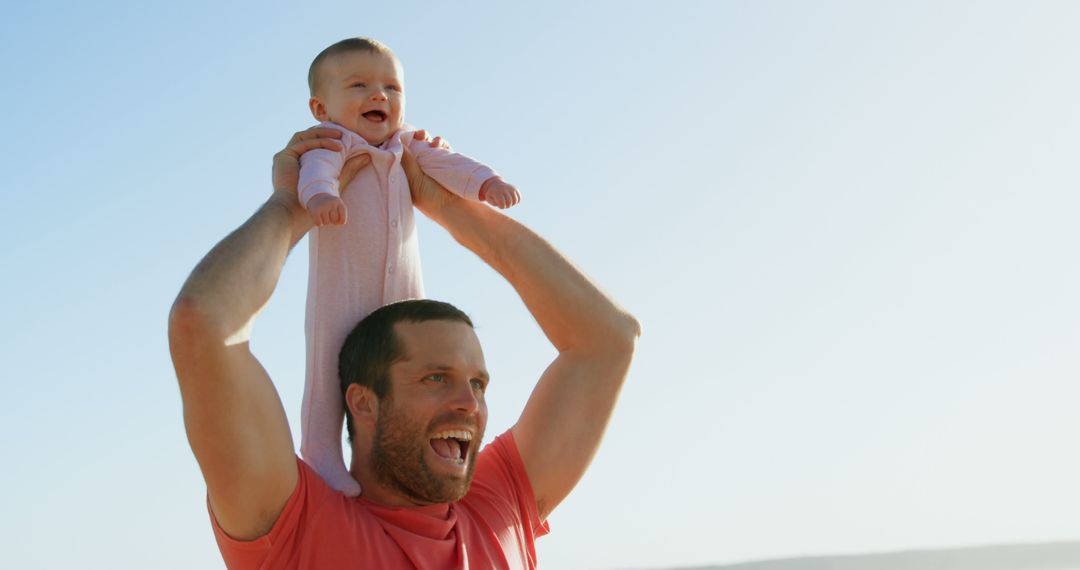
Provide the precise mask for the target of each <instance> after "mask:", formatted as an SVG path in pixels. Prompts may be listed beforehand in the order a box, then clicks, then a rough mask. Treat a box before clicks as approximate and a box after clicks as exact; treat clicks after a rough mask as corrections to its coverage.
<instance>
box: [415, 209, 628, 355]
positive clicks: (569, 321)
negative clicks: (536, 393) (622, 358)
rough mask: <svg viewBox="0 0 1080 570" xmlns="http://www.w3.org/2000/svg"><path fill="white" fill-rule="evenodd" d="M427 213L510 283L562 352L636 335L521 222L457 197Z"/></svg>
mask: <svg viewBox="0 0 1080 570" xmlns="http://www.w3.org/2000/svg"><path fill="white" fill-rule="evenodd" d="M429 215H431V217H432V219H434V220H435V221H436V222H437V223H439V224H440V225H442V226H443V227H444V228H446V230H447V231H449V232H450V234H451V235H452V236H453V237H454V239H456V240H457V241H458V242H459V243H460V244H462V245H463V246H465V247H466V248H468V249H469V250H471V251H473V252H474V253H476V254H477V255H478V256H480V258H481V259H483V260H484V261H485V262H486V263H487V264H488V265H490V266H491V267H492V268H493V269H495V270H496V271H498V272H499V273H500V274H501V275H502V276H503V277H504V278H506V280H507V281H509V282H510V284H511V285H512V286H513V287H514V289H515V290H516V291H517V292H518V295H520V296H521V299H522V300H523V301H524V302H525V305H526V306H527V307H528V308H529V311H530V312H531V313H532V314H533V316H534V317H535V318H536V320H537V322H538V323H539V324H540V327H541V328H542V329H543V330H544V333H545V334H546V335H547V336H548V339H549V340H550V341H551V343H552V344H554V345H555V347H556V348H557V349H558V350H559V351H560V352H564V351H567V350H571V349H577V348H590V349H604V348H606V347H608V346H611V345H616V346H619V347H623V346H626V344H627V343H628V342H633V339H634V338H636V337H637V336H638V334H639V327H638V324H637V321H636V320H634V318H633V317H631V316H630V315H629V314H628V313H626V312H625V311H624V310H623V309H622V308H620V307H619V306H618V305H616V304H615V302H614V301H612V300H611V299H610V298H609V297H608V296H607V295H605V294H604V293H603V292H602V291H601V290H600V289H599V288H598V287H597V286H596V285H595V284H594V283H592V281H590V280H589V278H588V277H586V276H585V275H584V274H583V273H582V272H581V271H580V270H578V269H577V268H576V267H574V265H573V264H572V263H570V261H569V260H567V259H566V258H565V257H564V256H563V255H562V254H560V253H559V252H558V251H557V250H556V249H555V248H554V247H552V246H551V244H549V243H548V242H547V241H545V240H544V239H543V238H541V237H540V236H539V235H537V234H536V233H534V232H533V231H532V230H530V229H529V228H527V227H525V226H524V225H522V224H520V223H519V222H517V221H515V220H513V219H511V218H509V217H507V216H505V215H503V214H502V213H500V212H498V211H496V210H494V209H492V208H489V207H488V206H486V205H484V204H481V203H476V202H469V201H466V200H463V199H460V198H454V199H449V198H448V199H447V200H446V201H445V203H444V204H443V205H442V207H440V208H439V209H438V211H436V212H431V213H429Z"/></svg>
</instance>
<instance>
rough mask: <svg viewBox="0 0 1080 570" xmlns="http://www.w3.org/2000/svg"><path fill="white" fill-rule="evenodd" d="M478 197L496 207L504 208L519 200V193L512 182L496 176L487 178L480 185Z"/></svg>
mask: <svg viewBox="0 0 1080 570" xmlns="http://www.w3.org/2000/svg"><path fill="white" fill-rule="evenodd" d="M480 199H481V200H483V201H484V202H487V203H488V204H491V205H492V206H495V207H496V208H500V209H503V210H505V209H506V208H509V207H511V206H514V205H517V203H518V202H520V201H521V193H519V192H518V189H517V188H515V187H514V185H513V184H509V183H507V182H506V181H505V180H503V179H502V178H500V177H498V176H494V177H492V178H488V179H487V180H485V181H484V184H483V185H481V186H480Z"/></svg>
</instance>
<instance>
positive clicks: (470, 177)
mask: <svg viewBox="0 0 1080 570" xmlns="http://www.w3.org/2000/svg"><path fill="white" fill-rule="evenodd" d="M409 143H410V144H409V150H411V151H412V152H413V155H414V156H416V160H417V162H418V163H419V164H420V168H421V169H423V171H424V173H425V174H427V175H428V176H430V177H432V178H434V179H435V180H436V181H437V182H438V183H439V184H442V185H443V186H445V187H446V188H447V189H448V190H450V191H451V192H453V193H455V194H457V195H459V196H461V197H463V198H467V199H469V200H475V201H478V202H487V203H488V204H491V205H492V206H496V207H499V208H509V207H511V206H513V205H515V204H517V203H518V202H520V201H521V195H520V193H518V190H517V188H515V187H514V186H513V185H511V184H509V183H507V182H506V181H504V180H503V179H502V178H501V177H500V176H499V175H498V174H497V173H496V172H495V171H494V170H492V169H491V168H490V167H488V166H485V165H483V164H481V163H479V162H477V161H475V160H473V159H471V158H469V157H467V156H465V155H463V154H458V153H456V152H453V151H451V150H449V149H446V148H442V147H432V146H431V145H429V144H427V143H425V142H423V141H417V140H411V141H409Z"/></svg>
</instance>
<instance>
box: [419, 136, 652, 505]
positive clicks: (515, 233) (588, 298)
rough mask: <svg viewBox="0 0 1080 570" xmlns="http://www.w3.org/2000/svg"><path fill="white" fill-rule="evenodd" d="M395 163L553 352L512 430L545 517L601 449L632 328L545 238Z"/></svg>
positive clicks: (424, 207)
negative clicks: (496, 277) (516, 300)
mask: <svg viewBox="0 0 1080 570" xmlns="http://www.w3.org/2000/svg"><path fill="white" fill-rule="evenodd" d="M403 164H404V166H405V168H406V172H407V174H408V176H409V186H410V189H411V191H412V193H413V201H414V203H415V204H416V206H417V207H418V208H419V209H420V210H421V211H423V212H424V213H425V214H426V215H427V216H428V217H430V218H431V219H433V220H434V221H435V222H437V223H438V224H440V225H441V226H443V227H444V228H446V230H447V231H449V232H450V234H451V235H452V236H453V237H454V239H456V240H457V241H458V242H459V243H461V244H462V245H464V246H465V247H466V248H468V249H470V250H472V251H473V252H474V253H476V254H477V255H478V256H480V258H481V259H483V260H484V261H485V262H486V263H487V264H488V265H490V266H491V267H492V268H493V269H495V270H496V271H498V272H499V273H500V274H501V275H502V276H503V277H505V278H506V280H507V281H509V282H510V284H511V285H512V286H513V287H514V289H515V290H517V292H518V295H520V296H521V299H522V300H523V301H524V302H525V305H526V307H528V309H529V311H530V312H531V313H532V315H533V317H535V318H536V320H537V322H538V323H539V324H540V327H541V328H542V329H543V331H544V334H546V335H547V337H548V340H550V341H551V343H552V344H553V345H555V348H556V349H557V350H558V351H559V355H558V357H557V358H556V359H555V360H554V362H552V363H551V365H550V366H549V367H548V369H547V370H546V371H545V372H544V374H543V375H542V376H541V378H540V381H539V382H538V383H537V385H536V388H534V389H533V393H532V395H531V396H530V397H529V402H528V404H526V406H525V410H524V411H523V412H522V414H521V417H520V418H519V419H518V421H517V423H516V424H515V425H514V427H513V428H511V430H512V433H513V434H514V440H515V442H516V443H517V447H518V450H519V452H520V453H521V457H522V461H523V462H524V463H525V470H526V472H527V473H528V475H529V481H530V483H531V484H532V487H533V492H534V493H535V495H536V502H537V507H538V509H539V512H540V517H541V518H545V517H547V515H548V514H549V513H550V512H551V511H552V510H553V509H554V508H555V507H556V506H557V505H558V504H559V503H560V502H561V501H562V500H563V499H564V498H565V497H566V495H568V494H569V493H570V491H571V490H572V489H573V488H574V486H575V485H576V484H577V482H578V481H579V480H580V479H581V476H582V475H583V474H584V473H585V469H586V468H587V467H588V466H589V463H590V462H591V461H592V458H593V455H594V454H595V453H596V450H597V448H598V447H599V445H600V440H601V438H602V437H603V435H604V430H605V429H606V427H607V423H608V420H609V419H610V418H611V413H612V411H613V410H614V407H615V401H616V399H617V398H618V395H619V390H620V388H621V387H622V383H623V380H624V379H625V378H626V374H627V371H628V370H629V367H630V360H631V357H632V356H633V352H634V344H635V342H636V340H637V337H638V336H639V335H640V327H639V325H638V322H637V321H636V320H635V319H634V318H633V317H632V316H630V315H629V314H628V313H627V312H626V311H624V310H623V309H621V308H620V307H619V306H618V305H616V304H615V302H614V301H613V300H611V299H610V298H609V297H608V296H607V295H605V294H604V293H603V292H602V291H601V290H600V289H599V288H598V287H597V286H596V285H594V284H593V283H592V282H591V281H590V280H589V279H588V277H586V276H585V275H584V274H582V273H581V271H579V270H578V269H577V268H575V267H574V266H573V265H572V264H571V263H570V262H569V261H568V260H567V259H566V258H565V257H563V256H562V255H561V254H560V253H559V252H558V251H556V250H555V248H553V247H552V246H551V245H550V244H548V243H547V242H546V241H544V239H543V238H541V237H540V236H538V235H536V234H535V233H533V232H532V231H531V230H529V229H528V228H526V227H525V226H523V225H521V224H520V223H518V222H516V221H514V220H512V219H510V218H508V217H506V216H505V215H503V214H501V213H500V212H498V211H496V210H493V209H491V208H489V207H488V206H487V205H485V204H481V203H477V202H470V201H467V200H464V199H461V198H458V197H457V196H454V195H452V194H451V193H450V192H448V191H446V190H445V189H443V188H441V187H440V186H439V185H438V183H437V182H435V181H434V180H432V179H431V178H429V177H426V176H424V175H423V174H422V173H421V172H420V170H419V169H418V167H417V166H416V164H415V161H413V160H410V157H409V156H408V155H407V156H406V159H405V160H404V161H403Z"/></svg>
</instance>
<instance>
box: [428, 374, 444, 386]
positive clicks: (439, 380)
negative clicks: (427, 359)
mask: <svg viewBox="0 0 1080 570" xmlns="http://www.w3.org/2000/svg"><path fill="white" fill-rule="evenodd" d="M425 380H428V381H431V382H435V383H437V384H442V383H443V382H446V375H445V374H432V375H430V376H428V377H427V378H425Z"/></svg>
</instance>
